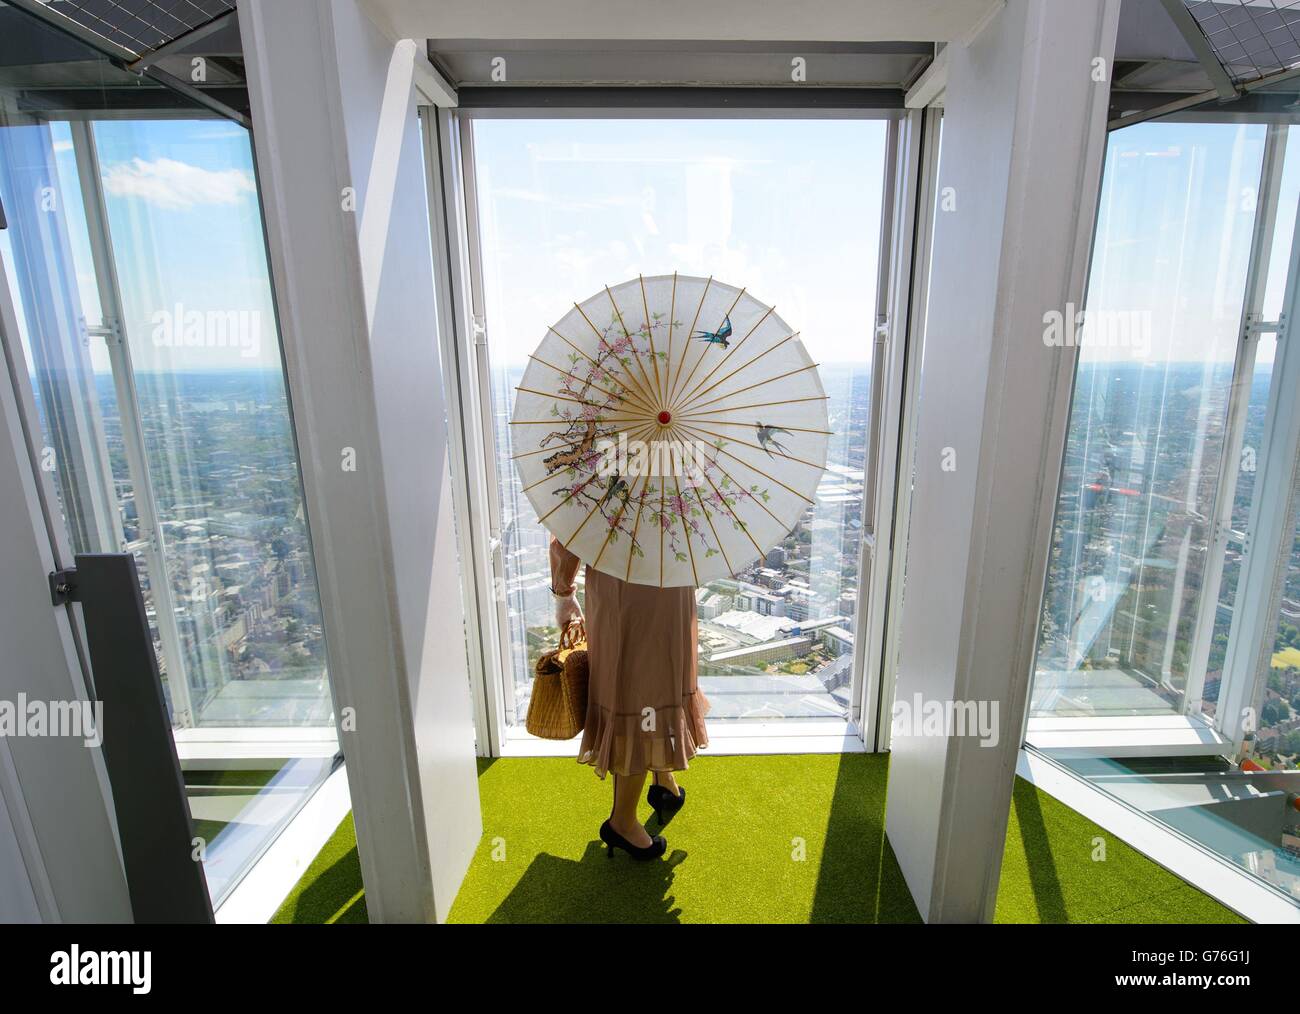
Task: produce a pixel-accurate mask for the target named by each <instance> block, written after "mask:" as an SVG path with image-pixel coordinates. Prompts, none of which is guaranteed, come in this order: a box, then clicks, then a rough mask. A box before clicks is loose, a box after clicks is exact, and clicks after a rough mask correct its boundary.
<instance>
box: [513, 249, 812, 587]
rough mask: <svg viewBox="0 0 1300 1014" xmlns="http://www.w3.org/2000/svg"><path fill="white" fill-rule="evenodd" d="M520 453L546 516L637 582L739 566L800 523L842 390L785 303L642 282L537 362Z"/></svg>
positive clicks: (680, 279) (721, 289)
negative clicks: (825, 380)
mask: <svg viewBox="0 0 1300 1014" xmlns="http://www.w3.org/2000/svg"><path fill="white" fill-rule="evenodd" d="M510 425H511V426H512V427H513V438H514V439H513V446H514V449H515V454H514V460H515V464H516V465H517V466H518V468H519V476H520V480H521V482H522V485H523V489H524V492H525V493H526V494H527V496H528V499H529V501H530V502H531V503H532V505H533V507H534V509H535V510H536V511H537V517H538V519H539V520H540V521H541V522H542V524H543V525H545V526H546V527H547V528H548V529H549V530H550V531H551V532H552V533H553V534H554V535H555V536H556V537H557V538H558V539H559V540H560V541H561V542H562V543H564V545H565V546H566V547H568V549H569V550H570V551H571V552H572V553H574V554H575V555H576V556H577V557H578V558H579V559H581V560H582V561H583V562H584V563H587V564H589V565H590V566H592V567H594V568H595V569H597V570H599V571H601V572H603V573H606V574H612V575H613V576H615V577H618V578H620V579H622V580H624V581H631V582H634V583H636V584H648V585H658V586H660V587H674V586H680V585H694V586H698V585H702V584H707V583H708V582H709V581H711V580H714V579H716V578H719V577H725V576H727V575H731V574H736V573H739V572H740V571H742V570H744V569H745V568H746V567H748V566H749V565H750V564H752V563H753V562H754V561H755V560H757V559H760V558H762V557H763V555H764V554H765V553H766V552H767V551H768V550H769V549H771V548H772V547H773V546H775V545H777V544H778V543H780V541H781V540H782V539H783V538H785V536H786V535H787V534H788V533H789V532H790V531H791V529H793V528H794V526H795V524H796V523H797V522H798V520H799V519H800V517H801V516H802V515H803V514H804V512H805V511H806V510H807V509H808V508H809V507H811V506H812V505H813V504H814V502H815V500H814V497H815V495H816V490H817V484H818V481H819V480H820V479H821V475H822V471H823V469H824V468H825V467H826V449H827V442H828V438H829V436H830V433H829V431H828V429H827V418H826V392H825V390H824V389H823V388H822V383H821V378H820V377H819V376H818V372H817V366H816V364H815V363H813V361H812V360H811V359H810V358H809V356H808V352H807V350H806V349H805V348H804V345H803V342H802V341H800V339H799V336H798V334H796V333H795V332H793V331H792V330H791V329H790V328H789V327H788V326H787V325H786V323H785V322H784V321H783V320H782V319H781V318H780V317H778V316H777V315H776V313H775V312H774V310H773V308H772V307H770V306H767V305H765V304H763V303H760V302H759V301H758V300H757V299H755V298H754V297H753V296H751V295H749V294H748V293H747V292H745V290H743V289H738V288H736V287H735V286H732V285H726V284H724V283H722V282H719V281H717V280H716V279H713V278H692V277H688V276H685V275H675V274H674V275H658V276H654V277H650V278H635V279H632V280H631V281H627V282H623V283H622V284H621V285H616V286H614V287H613V288H612V289H611V288H609V287H606V288H605V289H603V290H601V291H600V292H598V293H597V294H596V295H594V296H592V297H591V298H590V299H587V300H585V301H584V302H583V303H581V304H575V305H574V308H573V309H572V310H571V311H570V312H569V313H567V314H565V316H564V317H562V318H561V319H560V320H559V321H558V322H557V323H556V324H555V325H554V326H553V327H551V328H548V329H547V334H546V337H545V338H543V339H542V343H541V344H540V345H539V346H538V347H537V351H536V352H534V353H533V354H532V356H531V357H529V364H528V368H527V370H526V371H525V372H524V377H523V380H522V382H521V383H520V384H519V387H518V389H517V396H516V398H515V410H514V417H513V418H512V419H511V422H510Z"/></svg>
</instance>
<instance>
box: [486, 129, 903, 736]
mask: <svg viewBox="0 0 1300 1014" xmlns="http://www.w3.org/2000/svg"><path fill="white" fill-rule="evenodd" d="M469 123H470V129H471V131H472V137H471V140H472V157H471V160H470V163H471V164H470V167H469V169H470V171H469V172H468V173H467V175H468V176H469V182H470V186H471V188H472V191H473V195H472V196H473V200H474V205H473V209H472V210H473V211H474V212H475V217H476V219H477V224H478V230H477V235H475V236H474V237H472V242H473V243H475V245H476V253H477V259H476V263H477V264H479V265H481V271H480V278H479V280H478V282H479V287H480V296H481V305H482V308H483V312H484V317H485V320H484V322H483V323H484V324H485V331H486V338H487V348H488V357H489V358H488V367H487V383H488V384H489V386H490V393H489V395H488V397H489V398H490V405H489V406H488V412H489V413H490V418H491V423H490V425H489V426H488V427H486V428H487V429H488V431H489V432H488V434H487V438H488V439H489V440H490V441H491V444H492V446H491V447H490V448H489V449H488V453H489V460H492V461H495V470H496V476H495V477H496V488H497V491H498V503H497V504H496V506H495V510H496V516H495V518H494V522H493V523H494V526H495V527H496V529H497V531H498V532H499V539H500V557H499V561H498V573H497V580H498V581H499V583H500V587H501V588H502V589H503V590H504V595H503V596H502V598H501V600H500V601H499V603H498V604H499V607H500V609H499V612H500V626H501V629H502V632H503V633H502V642H503V644H502V652H501V654H502V656H503V658H504V668H505V670H506V671H505V686H504V688H503V693H502V698H503V701H504V704H505V707H504V709H503V710H504V712H505V720H506V723H507V725H522V723H523V717H524V714H525V712H526V708H527V699H528V693H529V689H530V685H531V672H532V664H533V661H534V660H535V658H536V655H537V654H538V652H540V651H541V650H542V649H543V648H544V647H545V646H546V645H547V644H548V643H550V642H552V641H553V640H554V637H555V635H556V631H555V630H554V628H553V627H552V626H551V624H552V623H553V620H552V604H551V599H550V595H549V593H548V585H549V571H548V563H547V553H546V548H547V541H548V536H547V534H546V532H545V530H544V529H543V528H542V526H541V525H540V524H539V523H538V521H537V518H536V516H535V514H534V512H533V511H532V508H531V506H530V505H529V503H528V501H527V498H526V497H525V496H524V495H523V494H522V492H521V490H520V486H519V482H518V479H517V477H516V475H515V471H514V467H513V464H512V462H511V453H512V452H511V434H510V426H509V417H510V412H511V409H512V407H513V401H514V398H513V388H514V386H515V385H516V384H517V383H518V381H519V378H520V377H521V376H522V372H523V369H524V365H525V363H526V361H527V356H528V354H529V353H530V352H532V351H533V349H534V348H535V347H536V345H537V344H538V342H539V341H540V340H541V338H542V336H543V335H544V334H545V332H546V328H547V326H548V325H550V324H553V323H554V322H555V321H556V320H558V319H559V318H560V317H562V316H563V315H564V313H565V312H566V311H567V310H568V309H570V308H571V306H572V304H573V303H574V302H575V301H580V300H583V299H585V298H587V296H589V295H590V294H591V293H593V292H598V291H599V290H600V289H601V287H602V286H604V285H606V284H614V283H617V282H620V281H623V280H626V279H628V278H635V277H636V276H637V275H645V276H650V275H653V274H672V273H673V272H674V271H677V272H680V273H682V274H694V275H701V276H708V275H713V276H715V277H717V278H719V279H722V280H724V281H727V282H730V283H733V284H736V285H744V286H746V287H748V289H749V291H750V292H752V293H754V294H756V295H757V296H758V297H759V298H761V299H762V300H763V301H764V302H766V303H769V304H775V306H776V307H777V308H778V311H779V312H780V313H781V315H782V317H783V318H784V319H786V320H787V321H788V322H789V323H790V324H791V326H792V327H794V328H796V329H798V330H799V331H800V332H801V333H802V337H803V340H804V342H805V343H806V344H807V346H808V348H809V351H810V353H811V354H812V356H813V358H814V359H815V360H816V361H818V362H819V363H820V364H821V375H822V381H823V384H824V385H825V387H826V391H827V394H828V395H829V396H830V401H829V412H830V419H831V427H830V428H831V429H832V431H834V433H835V436H834V437H833V438H832V441H831V447H830V454H829V459H828V460H829V464H828V467H827V470H826V474H825V477H824V479H823V480H822V483H821V487H820V489H819V490H818V493H817V497H816V500H817V503H816V505H815V506H813V507H810V508H809V510H808V511H807V513H806V514H805V516H804V517H803V518H802V519H801V521H800V522H799V524H797V525H796V526H795V528H794V530H793V531H792V532H791V533H790V534H789V536H787V538H786V539H785V540H784V541H783V543H782V544H781V545H779V546H777V547H774V548H773V549H772V550H771V552H770V553H768V554H767V558H766V559H765V560H762V561H760V562H759V563H757V564H756V565H754V566H753V567H751V568H749V569H748V570H746V571H745V572H744V573H741V574H736V575H734V576H733V577H732V578H731V579H729V580H723V581H715V582H712V583H711V584H709V585H708V586H706V587H704V588H701V589H699V590H698V592H697V601H698V605H699V616H700V639H699V653H700V674H701V686H702V688H703V689H704V692H705V693H706V694H707V696H708V697H709V699H710V701H711V703H712V708H713V710H712V711H711V713H710V719H711V720H713V721H719V720H732V719H734V720H781V719H803V720H809V721H818V720H825V719H830V720H834V721H839V722H843V720H844V718H845V716H846V714H847V711H848V705H849V696H850V693H851V685H852V680H853V671H852V670H853V644H854V636H855V634H854V631H855V625H856V618H857V606H858V603H857V592H858V587H859V581H858V577H859V574H858V570H859V561H860V552H861V537H862V504H863V487H864V468H865V465H866V462H867V460H868V455H869V449H870V441H871V439H872V436H873V435H872V433H871V432H870V426H869V414H870V404H871V384H872V377H871V361H872V338H873V333H874V328H875V312H876V310H875V306H876V300H875V291H876V277H877V267H878V263H877V262H878V256H879V250H878V247H879V235H880V216H881V207H882V199H883V193H884V179H885V170H886V142H887V137H888V131H889V129H890V125H889V123H888V121H886V120H883V119H867V118H844V119H811V120H803V119H769V118H755V119H632V118H629V119H600V120H584V119H522V118H521V119H509V118H505V119H503V118H496V117H491V118H488V117H483V118H472V119H470V121H469Z"/></svg>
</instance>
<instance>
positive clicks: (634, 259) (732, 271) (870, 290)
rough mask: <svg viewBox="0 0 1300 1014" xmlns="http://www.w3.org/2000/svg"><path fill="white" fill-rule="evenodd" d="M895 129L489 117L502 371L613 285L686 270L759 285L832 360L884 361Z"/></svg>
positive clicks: (850, 124) (487, 177)
mask: <svg viewBox="0 0 1300 1014" xmlns="http://www.w3.org/2000/svg"><path fill="white" fill-rule="evenodd" d="M886 126H887V125H886V123H885V122H884V121H882V120H863V119H820V120H807V119H805V120H774V119H729V120H704V119H686V120H651V119H633V120H612V119H602V120H582V119H560V120H535V119H534V120H530V119H516V120H511V119H495V118H493V119H479V120H475V121H474V157H475V163H476V168H477V174H476V179H477V186H478V203H479V209H480V215H481V225H480V228H481V232H482V237H483V243H482V246H483V275H484V294H485V300H484V305H485V311H486V317H487V331H488V347H489V348H490V349H491V352H492V358H493V362H494V363H495V364H496V365H498V366H501V365H509V364H517V363H520V362H522V361H523V360H524V359H525V358H526V356H527V355H528V353H530V352H532V351H533V350H534V349H535V348H536V347H537V345H538V344H539V343H540V342H541V340H542V338H543V337H544V335H545V333H546V328H547V326H548V325H550V324H554V323H555V322H557V321H558V320H559V319H560V318H561V317H562V316H564V314H565V313H566V312H568V310H569V309H570V308H571V307H572V306H573V304H574V303H575V302H579V303H581V302H583V301H584V300H586V299H587V298H589V297H590V296H593V295H595V294H597V293H599V292H600V291H601V290H602V288H603V287H604V286H605V285H610V286H613V285H616V284H618V283H619V282H622V281H626V280H628V279H633V278H636V277H637V275H638V274H641V275H655V274H671V273H673V272H674V271H677V272H679V273H681V274H689V275H699V276H709V275H713V276H714V277H716V278H718V279H719V280H721V281H724V282H728V283H730V284H733V285H736V286H743V287H745V288H747V290H748V291H749V292H750V293H752V294H753V295H754V296H755V297H756V298H757V299H759V300H760V301H761V302H763V303H766V304H768V305H774V306H775V307H776V310H777V312H778V313H779V314H780V316H781V317H782V318H783V319H784V320H785V321H786V322H787V323H788V324H789V325H790V326H791V327H792V328H793V329H795V330H797V331H799V332H800V334H801V337H802V339H803V340H804V343H805V344H806V345H807V347H808V350H809V352H810V353H811V355H812V356H813V358H814V359H816V360H818V361H821V362H846V361H862V362H865V361H869V360H870V357H871V341H872V332H873V330H874V326H875V315H876V307H875V295H876V270H877V258H878V251H879V233H880V205H881V197H882V192H883V183H884V172H885V166H884V160H885V138H886Z"/></svg>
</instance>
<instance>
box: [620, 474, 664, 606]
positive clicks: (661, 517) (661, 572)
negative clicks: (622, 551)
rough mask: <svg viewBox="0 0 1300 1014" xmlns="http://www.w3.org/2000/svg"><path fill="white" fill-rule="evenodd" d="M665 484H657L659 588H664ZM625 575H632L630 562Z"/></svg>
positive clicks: (629, 561)
mask: <svg viewBox="0 0 1300 1014" xmlns="http://www.w3.org/2000/svg"><path fill="white" fill-rule="evenodd" d="M667 485H668V483H666V482H660V483H659V587H660V588H662V587H663V586H664V495H665V487H666V486H667ZM627 573H628V576H629V577H630V576H631V574H632V561H631V560H628V563H627Z"/></svg>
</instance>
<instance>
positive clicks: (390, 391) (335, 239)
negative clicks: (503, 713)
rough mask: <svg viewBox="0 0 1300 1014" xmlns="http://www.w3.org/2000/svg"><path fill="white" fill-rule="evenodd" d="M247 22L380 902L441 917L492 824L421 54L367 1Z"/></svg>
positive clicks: (330, 627)
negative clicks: (481, 773)
mask: <svg viewBox="0 0 1300 1014" xmlns="http://www.w3.org/2000/svg"><path fill="white" fill-rule="evenodd" d="M239 10H240V25H241V31H242V33H243V37H244V50H245V58H246V60H247V61H248V73H249V94H250V99H251V102H252V107H253V133H254V150H255V153H256V158H257V167H258V173H259V182H260V186H261V192H262V201H263V207H264V210H265V214H266V219H267V231H268V243H269V248H270V252H271V263H272V276H273V280H274V284H275V292H276V299H277V310H278V313H279V315H280V323H281V327H282V332H283V344H284V350H285V360H286V368H287V375H288V379H289V390H290V397H291V401H292V406H293V412H294V429H295V433H296V435H297V439H298V441H299V446H300V452H301V456H302V462H303V479H304V487H305V490H306V495H307V502H308V512H309V521H310V524H311V529H312V540H313V547H314V550H315V553H316V560H317V569H318V573H319V576H320V583H321V597H322V604H323V606H324V610H325V633H326V642H327V649H328V652H329V659H330V674H331V681H332V684H333V688H334V698H335V704H336V711H337V712H339V713H340V714H342V713H343V711H342V709H345V708H352V709H355V714H356V721H357V724H356V730H355V731H347V729H346V728H345V729H344V730H342V732H341V741H342V743H343V749H344V754H345V757H346V759H347V768H348V778H349V786H350V789H351V793H352V800H353V809H354V816H355V819H356V821H357V837H358V843H359V847H360V849H359V850H360V857H361V866H362V876H363V879H364V882H365V887H366V903H367V907H368V908H369V911H370V916H371V919H372V920H373V921H420V920H431V919H435V918H436V919H443V918H445V917H446V915H447V912H448V911H449V909H450V906H451V902H452V900H453V899H454V896H455V892H456V890H457V888H458V887H459V884H460V880H461V878H462V877H463V875H464V871H465V869H466V868H467V866H468V864H469V860H470V858H471V856H472V854H473V851H474V848H475V847H476V845H477V843H478V839H479V837H480V834H481V816H480V813H479V807H478V790H477V781H476V768H475V760H474V743H473V724H472V715H471V702H470V689H469V677H468V672H467V667H466V656H465V646H464V629H463V625H462V624H463V611H462V607H461V601H462V600H461V595H460V591H459V573H458V567H457V559H456V555H455V540H454V537H453V527H452V525H453V519H452V515H451V494H450V480H449V474H448V464H447V433H446V427H445V424H444V413H445V406H444V401H443V388H442V375H441V370H440V366H439V360H438V341H437V333H436V330H435V327H436V317H435V304H434V288H433V263H432V255H431V252H430V243H429V236H428V224H427V223H428V220H429V219H428V214H427V210H426V205H425V201H426V191H425V182H424V175H423V167H422V154H421V146H420V134H419V121H418V119H417V117H416V107H415V94H414V89H413V74H414V70H413V66H414V60H415V58H416V47H415V45H414V44H413V43H410V42H397V43H395V42H393V41H391V40H389V39H388V38H387V37H385V36H384V35H383V34H382V33H381V32H380V31H379V30H378V29H377V28H376V26H375V25H374V24H373V23H372V22H371V21H370V20H369V19H368V18H367V17H366V16H365V14H364V13H363V11H362V8H361V7H359V6H358V4H357V3H356V2H355V0H330V2H328V3H318V2H316V0H244V2H241V3H240V6H239ZM346 188H352V190H351V193H353V194H355V210H348V208H346V207H345V206H344V204H345V201H346V196H347V194H348V193H349V192H348V191H347V189H346ZM348 449H351V451H352V452H354V453H355V462H356V470H355V471H347V470H346V469H345V468H344V467H343V460H344V455H345V454H346V453H348Z"/></svg>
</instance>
